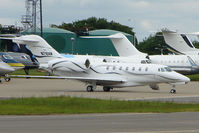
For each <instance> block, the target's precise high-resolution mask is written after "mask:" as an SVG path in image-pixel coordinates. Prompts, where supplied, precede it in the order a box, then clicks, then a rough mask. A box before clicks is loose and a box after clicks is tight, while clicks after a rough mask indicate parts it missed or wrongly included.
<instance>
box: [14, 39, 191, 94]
mask: <svg viewBox="0 0 199 133" xmlns="http://www.w3.org/2000/svg"><path fill="white" fill-rule="evenodd" d="M12 40H13V42H15V43H17V44H27V45H28V48H29V49H30V50H31V52H32V53H33V54H34V56H35V57H36V58H37V60H38V61H39V63H40V67H41V68H43V69H45V70H48V71H49V72H51V73H53V74H55V75H58V76H56V77H49V76H36V77H44V78H64V79H74V80H79V81H82V82H85V83H88V84H89V85H88V86H87V91H93V90H94V89H95V88H96V86H97V85H100V86H103V89H104V91H110V89H113V88H114V87H117V88H121V87H129V86H140V85H150V86H151V87H152V88H153V89H158V86H157V84H158V83H169V84H172V85H173V88H172V89H171V93H175V89H174V87H175V85H176V84H185V83H187V82H189V81H190V79H189V78H187V77H185V76H183V75H181V74H179V73H177V72H174V71H172V70H171V69H170V68H169V67H167V66H164V65H158V64H140V63H139V64H138V63H116V62H115V63H109V62H103V61H102V60H101V59H102V58H95V57H93V59H89V58H87V56H83V55H82V56H78V58H74V56H72V55H71V56H70V57H68V58H67V57H63V56H62V55H60V54H59V53H58V52H57V51H56V50H54V49H53V48H52V47H51V46H50V45H49V44H48V43H47V42H46V41H45V40H44V39H43V38H41V37H40V36H37V35H26V36H21V37H16V38H14V39H12ZM127 49H128V47H127ZM140 54H142V53H140ZM142 55H145V54H142ZM26 77H27V76H26ZM32 77H33V76H32Z"/></svg>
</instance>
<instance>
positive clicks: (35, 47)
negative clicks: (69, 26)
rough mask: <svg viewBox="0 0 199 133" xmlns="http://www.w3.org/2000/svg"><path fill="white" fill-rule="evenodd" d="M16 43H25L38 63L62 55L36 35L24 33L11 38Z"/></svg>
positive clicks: (46, 61)
mask: <svg viewBox="0 0 199 133" xmlns="http://www.w3.org/2000/svg"><path fill="white" fill-rule="evenodd" d="M12 40H13V42H15V43H17V44H25V45H26V46H27V48H28V49H29V50H30V51H31V52H32V54H33V55H34V56H35V57H36V58H37V60H38V62H39V63H40V64H46V63H48V62H49V61H50V60H52V59H55V58H61V57H62V56H61V55H60V54H59V53H58V52H57V51H56V50H55V49H54V48H52V47H51V46H50V45H49V44H48V43H47V42H46V41H45V40H44V39H43V38H41V37H40V36H38V35H25V36H21V37H16V38H14V39H12Z"/></svg>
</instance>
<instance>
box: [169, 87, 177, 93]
mask: <svg viewBox="0 0 199 133" xmlns="http://www.w3.org/2000/svg"><path fill="white" fill-rule="evenodd" d="M170 93H172V94H175V93H176V90H175V85H172V89H171V91H170Z"/></svg>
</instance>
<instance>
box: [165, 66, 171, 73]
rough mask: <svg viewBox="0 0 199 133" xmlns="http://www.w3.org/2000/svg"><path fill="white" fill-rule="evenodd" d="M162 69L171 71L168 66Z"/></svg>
mask: <svg viewBox="0 0 199 133" xmlns="http://www.w3.org/2000/svg"><path fill="white" fill-rule="evenodd" d="M164 69H165V70H166V71H167V72H171V71H172V70H171V68H170V67H165V68H164Z"/></svg>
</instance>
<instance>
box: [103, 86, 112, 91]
mask: <svg viewBox="0 0 199 133" xmlns="http://www.w3.org/2000/svg"><path fill="white" fill-rule="evenodd" d="M103 90H104V91H105V92H109V91H110V90H111V88H110V87H106V86H104V87H103Z"/></svg>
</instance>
